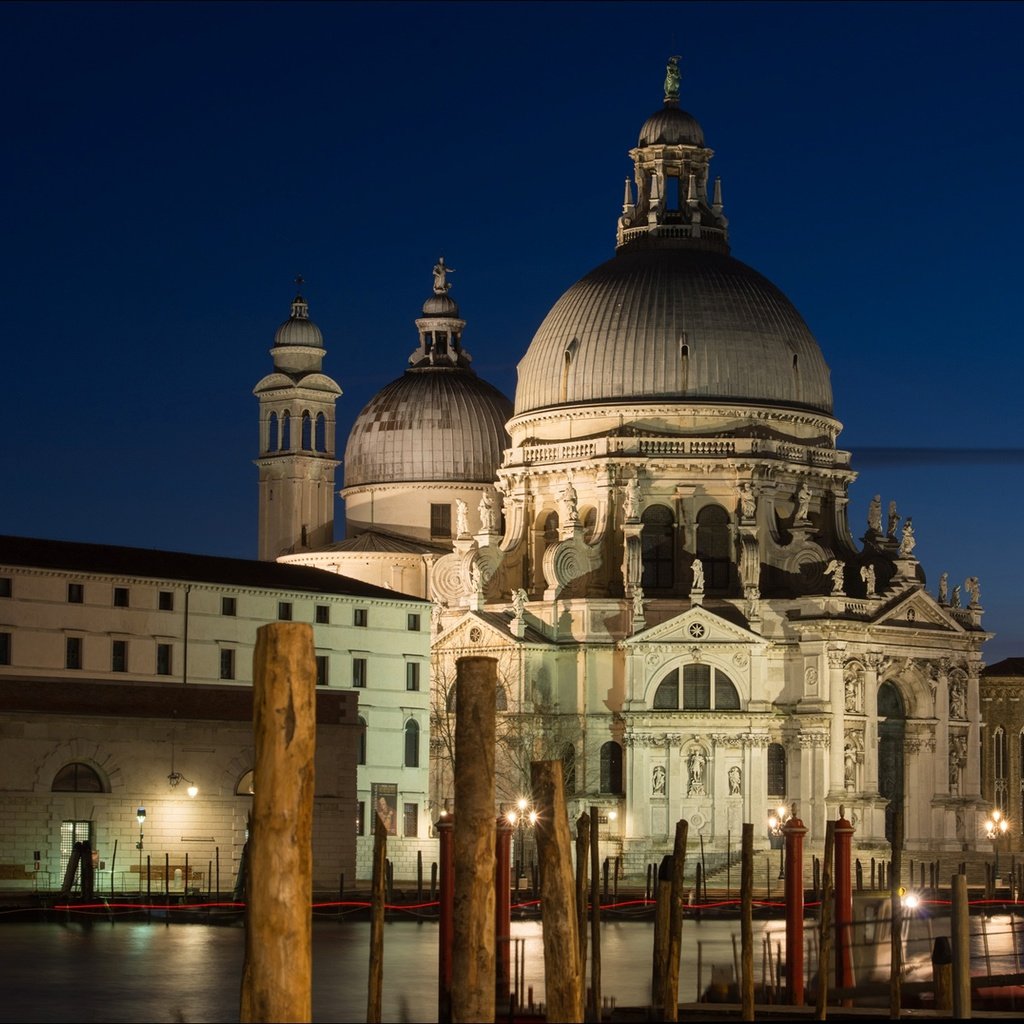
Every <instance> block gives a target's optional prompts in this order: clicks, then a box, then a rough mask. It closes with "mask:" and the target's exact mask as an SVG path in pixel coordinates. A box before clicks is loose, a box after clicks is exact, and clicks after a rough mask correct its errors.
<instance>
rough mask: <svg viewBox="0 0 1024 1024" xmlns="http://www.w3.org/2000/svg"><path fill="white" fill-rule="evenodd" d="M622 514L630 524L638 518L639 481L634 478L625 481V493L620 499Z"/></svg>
mask: <svg viewBox="0 0 1024 1024" xmlns="http://www.w3.org/2000/svg"><path fill="white" fill-rule="evenodd" d="M622 514H623V516H625V518H626V519H627V521H630V522H631V521H633V520H636V519H639V518H640V481H639V480H638V479H637V478H636V477H635V476H634V477H630V478H629V480H627V481H626V492H625V495H624V496H623V498H622Z"/></svg>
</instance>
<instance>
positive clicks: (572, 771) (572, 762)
mask: <svg viewBox="0 0 1024 1024" xmlns="http://www.w3.org/2000/svg"><path fill="white" fill-rule="evenodd" d="M562 782H563V783H564V787H565V795H566V796H572V795H573V794H574V793H575V792H576V748H575V747H574V746H573V745H572V744H571V743H566V745H565V746H564V747H562Z"/></svg>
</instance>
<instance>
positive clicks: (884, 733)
mask: <svg viewBox="0 0 1024 1024" xmlns="http://www.w3.org/2000/svg"><path fill="white" fill-rule="evenodd" d="M906 731H907V712H906V708H905V707H904V705H903V698H902V697H901V696H900V691H899V690H897V689H896V687H895V686H893V684H892V683H882V685H881V686H880V687H879V688H878V792H879V794H880V795H881V796H882V797H883V798H884V799H886V800H888V801H889V802H888V804H887V805H886V808H885V838H886V839H888V840H889V841H890V842H891V841H892V837H893V823H894V822H895V820H896V813H897V811H900V810H902V809H903V793H904V764H903V743H904V737H905V735H906Z"/></svg>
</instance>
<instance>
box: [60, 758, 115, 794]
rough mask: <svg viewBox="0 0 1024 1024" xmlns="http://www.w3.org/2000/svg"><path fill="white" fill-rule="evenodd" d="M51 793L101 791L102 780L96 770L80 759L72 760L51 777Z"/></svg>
mask: <svg viewBox="0 0 1024 1024" xmlns="http://www.w3.org/2000/svg"><path fill="white" fill-rule="evenodd" d="M50 792H52V793H103V792H104V789H103V780H102V779H101V778H100V777H99V775H98V774H97V773H96V770H95V769H93V768H90V767H89V765H87V764H83V763H82V762H81V761H72V762H71V764H66V765H64V767H63V768H61V770H60V771H59V772H57V774H56V775H54V777H53V782H51V783H50Z"/></svg>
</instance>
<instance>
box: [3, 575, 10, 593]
mask: <svg viewBox="0 0 1024 1024" xmlns="http://www.w3.org/2000/svg"><path fill="white" fill-rule="evenodd" d="M10 596H11V577H10V576H0V597H10Z"/></svg>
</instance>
